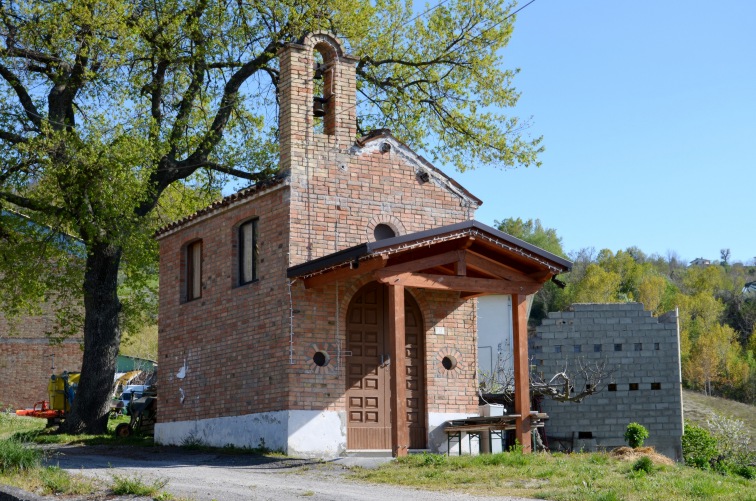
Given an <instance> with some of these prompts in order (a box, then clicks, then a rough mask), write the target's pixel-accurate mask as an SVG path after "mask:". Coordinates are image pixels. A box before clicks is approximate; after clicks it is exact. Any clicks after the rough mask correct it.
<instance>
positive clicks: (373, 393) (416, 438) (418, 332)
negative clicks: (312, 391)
mask: <svg viewBox="0 0 756 501" xmlns="http://www.w3.org/2000/svg"><path fill="white" fill-rule="evenodd" d="M387 305H388V287H387V286H385V285H383V284H380V283H377V282H373V283H370V284H367V285H366V286H364V287H363V288H361V289H360V290H359V291H357V293H356V294H355V296H354V298H352V301H351V303H350V304H349V308H348V310H347V348H346V349H347V350H348V351H349V352H351V355H350V356H348V357H347V364H346V365H347V389H346V405H347V449H350V450H359V449H391V367H390V365H391V363H392V361H391V357H390V349H389V332H388V326H389V321H388V308H387ZM404 305H405V317H404V318H405V341H406V343H405V347H404V349H405V356H406V361H405V374H406V399H407V419H406V422H407V425H408V426H409V437H410V444H409V445H410V448H411V449H424V448H425V446H426V427H425V422H426V415H425V370H424V367H425V355H424V353H425V350H424V343H423V341H424V329H423V321H422V316H421V314H420V308H419V307H418V305H417V303H416V302H415V300H414V299H413V298H412V296H411V295H410V294H409V293H407V292H406V291H405V296H404Z"/></svg>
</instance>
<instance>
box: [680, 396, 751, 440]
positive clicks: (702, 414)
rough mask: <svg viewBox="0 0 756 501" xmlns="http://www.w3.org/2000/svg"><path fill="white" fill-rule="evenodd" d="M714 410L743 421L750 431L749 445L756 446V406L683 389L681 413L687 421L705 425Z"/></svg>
mask: <svg viewBox="0 0 756 501" xmlns="http://www.w3.org/2000/svg"><path fill="white" fill-rule="evenodd" d="M715 412H716V413H717V414H719V415H721V416H726V417H729V418H734V419H739V420H740V421H743V422H744V423H745V425H746V427H747V428H748V430H749V431H750V433H751V445H752V446H753V447H756V406H753V405H748V404H742V403H740V402H735V401H734V400H727V399H726V398H719V397H707V396H706V395H704V394H702V393H697V392H695V391H688V390H683V415H684V417H685V419H686V420H687V421H690V422H692V423H695V424H698V425H702V426H705V425H706V420H707V419H708V418H710V417H711V416H712V415H713V413H715Z"/></svg>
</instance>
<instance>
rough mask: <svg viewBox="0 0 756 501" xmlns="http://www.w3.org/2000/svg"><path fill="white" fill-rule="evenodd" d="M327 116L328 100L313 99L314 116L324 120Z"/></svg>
mask: <svg viewBox="0 0 756 501" xmlns="http://www.w3.org/2000/svg"><path fill="white" fill-rule="evenodd" d="M325 114H326V100H325V99H323V98H322V97H314V98H312V116H314V117H315V118H322V117H324V116H325Z"/></svg>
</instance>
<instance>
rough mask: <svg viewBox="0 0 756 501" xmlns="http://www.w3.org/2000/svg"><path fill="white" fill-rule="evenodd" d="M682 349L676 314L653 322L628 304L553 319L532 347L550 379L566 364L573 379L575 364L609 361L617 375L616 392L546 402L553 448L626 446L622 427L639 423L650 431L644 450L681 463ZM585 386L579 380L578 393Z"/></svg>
mask: <svg viewBox="0 0 756 501" xmlns="http://www.w3.org/2000/svg"><path fill="white" fill-rule="evenodd" d="M576 347H577V348H576ZM577 350H580V352H577ZM679 351H680V350H679V341H678V332H677V317H676V315H675V312H670V313H668V314H665V315H663V316H662V317H660V318H654V317H652V316H651V313H650V312H647V311H645V310H644V309H643V305H642V304H640V303H627V304H575V305H572V307H571V308H570V311H566V312H558V313H549V315H548V317H547V318H545V319H544V320H543V323H542V325H541V326H540V327H538V329H537V334H536V336H535V337H534V338H532V339H531V342H530V353H531V357H532V358H533V360H534V364H535V370H536V371H538V372H542V373H543V374H544V375H545V376H546V377H550V375H553V374H556V373H557V372H560V371H562V370H564V367H565V364H567V366H568V367H571V368H572V369H573V373H574V372H575V371H574V369H575V367H576V366H577V362H578V360H582V361H583V362H584V363H588V364H592V363H595V362H600V361H606V362H607V367H610V368H613V369H615V372H614V374H613V376H612V378H611V380H610V381H609V383H610V384H611V385H612V386H611V387H606V388H604V389H603V391H601V392H600V393H598V394H595V395H592V396H589V397H587V398H586V399H585V400H584V401H583V402H581V403H577V404H576V403H570V402H566V403H561V402H556V401H553V400H549V399H544V401H543V410H544V411H545V412H547V413H548V414H549V417H550V419H549V421H548V422H547V423H546V434H547V436H548V437H549V440H550V445H551V447H552V448H559V447H570V448H576V449H579V448H586V449H590V448H594V447H599V448H611V447H616V446H620V445H624V444H625V442H624V438H623V435H624V432H625V427H626V426H627V424H628V423H630V422H633V421H634V422H638V423H640V424H642V425H643V426H645V427H646V428H647V429H648V431H649V434H650V437H649V438H648V440H646V444H647V445H654V446H656V448H657V450H659V451H660V452H662V453H663V454H666V455H668V456H670V457H672V458H674V459H680V457H681V446H680V438H681V436H682V431H683V430H682V397H681V386H680V361H679ZM631 385H632V386H631ZM584 386H585V381H583V380H580V379H578V380H577V381H576V383H575V391H580V389H581V388H583V387H584ZM631 388H633V389H631ZM581 433H582V435H583V436H584V437H586V438H584V439H583V440H580V439H579V438H578V437H579V436H580V434H581ZM588 434H590V437H591V438H587V437H588Z"/></svg>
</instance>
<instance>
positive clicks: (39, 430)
mask: <svg viewBox="0 0 756 501" xmlns="http://www.w3.org/2000/svg"><path fill="white" fill-rule="evenodd" d="M4 420H5V422H4ZM128 422H129V417H128V416H119V417H118V418H116V419H110V420H108V432H107V433H105V434H102V435H69V434H67V433H58V431H57V427H52V428H46V427H45V424H46V421H45V420H44V419H39V418H31V417H21V416H10V417H5V418H0V438H3V437H4V436H9V437H13V438H16V439H18V440H21V441H23V442H32V443H36V444H58V445H136V446H152V445H153V444H154V442H153V439H152V437H149V436H146V435H139V434H135V435H131V436H129V437H127V438H121V437H116V436H115V428H116V426H118V425H119V424H121V423H128ZM8 424H10V426H8ZM14 429H15V431H13V430H14Z"/></svg>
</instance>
